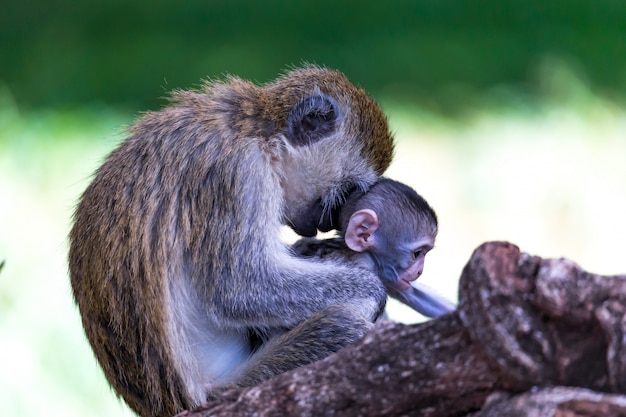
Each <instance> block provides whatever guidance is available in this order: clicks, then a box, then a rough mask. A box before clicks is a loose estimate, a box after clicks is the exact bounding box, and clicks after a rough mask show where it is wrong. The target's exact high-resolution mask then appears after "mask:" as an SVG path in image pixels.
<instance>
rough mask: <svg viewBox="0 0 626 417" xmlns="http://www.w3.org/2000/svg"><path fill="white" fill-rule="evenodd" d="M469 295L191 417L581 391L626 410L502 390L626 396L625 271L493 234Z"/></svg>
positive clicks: (374, 410) (418, 408) (460, 411)
mask: <svg viewBox="0 0 626 417" xmlns="http://www.w3.org/2000/svg"><path fill="white" fill-rule="evenodd" d="M459 300H460V304H459V308H458V310H457V311H456V312H454V313H452V314H449V315H446V316H444V317H440V318H438V319H436V320H432V321H430V322H427V323H422V324H418V325H412V326H406V325H402V324H398V323H390V322H386V323H382V324H380V325H377V326H376V328H375V329H374V330H373V331H372V332H370V333H369V334H368V335H366V337H364V338H363V339H362V340H361V341H359V342H358V343H356V344H354V345H351V346H348V347H346V348H344V349H342V350H341V351H339V352H338V353H337V354H335V355H332V356H331V357H329V358H327V359H325V360H322V361H319V362H316V363H313V364H311V365H309V366H306V367H302V368H299V369H295V370H293V371H290V372H287V373H285V374H283V375H279V376H278V377H276V378H273V379H271V380H268V381H265V382H263V383H261V384H259V385H258V386H255V387H251V388H245V389H240V390H233V391H230V392H227V393H226V394H224V396H222V397H220V398H219V399H218V400H215V401H212V402H209V403H208V404H206V405H204V406H203V407H201V408H199V409H197V410H194V411H193V412H184V413H182V414H181V415H185V416H194V417H200V416H240V415H247V414H254V415H256V416H289V415H298V416H302V415H304V416H306V415H310V416H317V415H328V414H332V415H336V416H362V415H377V416H400V415H412V416H429V417H436V416H461V415H466V414H467V413H469V412H472V411H477V410H480V409H481V408H483V406H484V405H485V402H486V400H487V399H488V398H489V399H490V401H487V402H488V403H489V405H488V406H486V407H485V409H484V410H482V411H481V412H480V413H479V414H476V416H480V417H488V416H495V415H506V413H502V412H500V414H497V412H496V411H490V410H496V409H500V408H494V407H496V406H495V405H492V404H497V406H498V407H506V406H507V405H506V404H510V407H513V408H511V410H513V409H518V408H515V407H519V406H520V404H522V403H527V404H531V403H533V404H535V403H537V404H539V403H545V404H547V405H546V407H548V408H546V410H547V409H549V408H550V407H552V408H551V409H555V410H556V409H557V408H558V407H561V405H559V404H561V403H564V402H565V403H567V404H568V405H567V407H570V408H571V407H574V406H573V405H572V404H574V403H573V402H572V401H570V400H568V399H567V398H570V399H571V398H575V395H574V394H572V392H575V393H585V395H586V397H584V398H586V399H583V400H581V401H582V402H579V403H576V404H578V405H576V407H579V406H580V407H583V408H584V407H591V405H589V404H592V403H593V404H596V405H597V406H598V407H605V405H606V407H608V408H606V407H605V408H606V410H618V409H619V410H624V409H625V408H624V407H626V406H625V405H624V404H626V400H625V399H624V398H625V397H620V396H608V395H601V394H595V393H593V392H592V391H586V390H578V391H576V390H574V391H571V392H570V391H567V390H565V389H562V390H561V391H559V390H552V391H550V390H544V391H541V392H540V394H541V395H539V394H537V393H528V394H524V395H521V396H519V397H514V398H513V399H512V400H506V401H495V400H494V398H496V399H498V398H501V397H503V398H505V397H508V396H509V395H511V394H516V393H521V392H525V391H528V390H530V389H531V388H532V387H537V386H539V387H542V386H553V385H569V386H577V387H583V388H587V389H591V390H596V391H603V392H614V393H626V349H625V348H624V334H625V332H624V329H625V327H626V314H625V313H626V308H625V307H624V305H625V304H626V303H625V301H626V276H624V275H622V276H614V277H603V276H599V275H594V274H590V273H588V272H585V271H583V270H582V269H581V268H580V267H579V266H577V265H576V264H575V263H573V262H571V261H568V260H566V259H556V260H555V259H546V260H544V259H541V258H539V257H536V256H531V255H528V254H525V253H521V252H520V251H519V249H518V248H517V247H516V246H514V245H512V244H509V243H504V242H493V243H486V244H484V245H482V246H480V247H479V248H478V249H476V251H475V252H474V254H473V255H472V257H471V259H470V261H469V262H468V264H467V265H466V267H465V268H464V270H463V273H462V276H461V280H460V288H459ZM494 393H495V394H494ZM503 393H506V395H505V394H503ZM492 394H493V395H492ZM587 394H588V395H587ZM490 395H491V397H490ZM576 395H578V394H576ZM581 395H582V394H581ZM494 396H495V397H494ZM546 398H547V399H546ZM581 398H582V397H581ZM593 404H592V405H593ZM603 404H604V405H603ZM490 407H491V408H490ZM593 407H595V406H593ZM616 407H617V408H616ZM619 407H622V408H619ZM596 408H597V407H596ZM605 408H602V409H603V410H604V409H605ZM572 409H573V408H572ZM597 409H598V410H599V409H600V408H597ZM567 410H569V409H567ZM489 413H491V414H489ZM537 415H542V416H543V415H553V414H537ZM555 415H556V414H555ZM605 415H612V414H605ZM615 415H617V414H615Z"/></svg>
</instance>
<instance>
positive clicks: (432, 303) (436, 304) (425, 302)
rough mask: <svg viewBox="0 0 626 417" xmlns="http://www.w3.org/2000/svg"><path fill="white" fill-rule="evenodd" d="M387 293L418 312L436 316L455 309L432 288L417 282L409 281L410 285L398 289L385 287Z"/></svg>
mask: <svg viewBox="0 0 626 417" xmlns="http://www.w3.org/2000/svg"><path fill="white" fill-rule="evenodd" d="M387 292H388V293H389V295H390V296H391V297H393V298H395V299H396V300H398V301H400V302H402V303H403V304H406V305H407V306H409V307H411V308H412V309H413V310H415V311H417V312H418V313H420V314H422V315H424V316H426V317H430V318H436V317H439V316H443V315H444V314H448V313H450V312H452V311H454V310H456V305H454V304H453V303H452V302H450V301H448V300H447V299H445V298H444V297H442V296H441V295H439V294H437V293H436V292H435V291H434V290H433V289H432V288H430V287H427V286H426V285H424V284H420V283H417V282H413V283H411V287H410V288H409V289H407V290H404V291H399V290H398V289H396V288H395V287H390V286H388V287H387Z"/></svg>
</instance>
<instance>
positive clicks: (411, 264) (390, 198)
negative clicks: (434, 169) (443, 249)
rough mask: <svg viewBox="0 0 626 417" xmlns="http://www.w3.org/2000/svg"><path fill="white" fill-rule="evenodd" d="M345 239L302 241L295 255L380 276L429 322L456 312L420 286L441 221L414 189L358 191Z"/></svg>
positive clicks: (391, 184) (393, 186) (345, 222)
mask: <svg viewBox="0 0 626 417" xmlns="http://www.w3.org/2000/svg"><path fill="white" fill-rule="evenodd" d="M338 220H339V226H340V236H339V237H337V238H332V239H326V240H317V239H315V238H304V239H300V240H299V241H298V242H296V243H295V245H294V250H295V251H296V252H298V253H300V254H301V255H304V256H310V257H319V258H327V257H332V258H334V259H337V260H343V261H346V262H348V263H350V264H353V265H357V266H359V267H361V268H365V269H367V270H370V271H374V272H375V273H376V274H377V275H378V276H379V277H380V279H381V281H382V282H383V284H384V285H385V288H386V290H387V293H388V294H389V296H391V297H393V298H395V299H397V300H398V301H400V302H402V303H404V304H406V305H408V306H409V307H411V308H412V309H414V310H416V311H417V312H419V313H420V314H422V315H424V316H427V317H439V316H441V315H444V314H446V313H449V312H451V311H454V310H455V306H454V304H452V303H451V302H450V301H448V300H446V299H445V298H443V297H441V296H439V295H437V294H436V293H434V292H433V290H432V289H430V288H429V287H427V286H425V285H422V284H418V283H415V282H413V281H415V280H417V278H419V277H420V275H421V274H422V272H423V271H424V261H425V257H426V254H427V253H428V252H429V251H430V250H431V249H432V248H433V246H434V244H435V238H436V237H437V215H436V214H435V211H434V210H433V209H432V208H431V207H430V205H429V204H428V203H427V202H426V200H424V199H423V198H422V197H421V196H420V195H419V194H417V193H416V192H415V190H413V189H412V188H411V187H409V186H407V185H405V184H402V183H400V182H398V181H394V180H391V179H388V178H382V179H380V180H379V181H378V182H377V183H376V184H374V185H373V186H372V187H371V188H370V189H369V190H368V191H367V192H366V193H363V192H360V191H355V192H353V193H352V194H351V195H350V196H349V197H348V198H347V200H346V203H345V204H344V206H343V208H342V210H341V212H340V213H339V219H338Z"/></svg>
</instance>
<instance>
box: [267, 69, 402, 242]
mask: <svg viewBox="0 0 626 417" xmlns="http://www.w3.org/2000/svg"><path fill="white" fill-rule="evenodd" d="M271 88H274V89H275V90H276V91H278V93H277V94H278V96H279V97H281V98H280V99H279V100H278V101H283V100H284V101H283V102H284V103H286V104H287V103H292V104H287V105H286V108H285V109H286V110H287V112H288V114H287V116H286V118H285V120H284V122H277V124H278V125H282V126H283V128H282V131H281V132H280V133H279V134H280V136H281V140H282V141H283V143H284V147H283V151H284V152H283V154H282V155H281V157H279V158H277V160H278V161H277V163H278V165H279V166H278V169H277V171H278V172H279V175H280V178H281V185H282V188H283V191H284V193H283V199H284V200H283V212H282V214H283V221H284V223H285V224H288V225H290V226H291V227H292V228H293V229H294V230H295V231H296V233H298V234H300V235H303V236H314V235H315V234H316V233H317V230H321V231H328V230H331V229H333V228H337V227H339V223H338V221H337V215H336V213H337V209H339V208H340V206H341V205H342V204H343V202H344V201H345V196H346V195H347V194H348V193H349V192H350V191H351V190H354V189H361V190H367V189H368V188H369V187H370V186H371V185H372V184H373V183H374V182H375V181H376V180H377V178H378V177H379V175H381V174H382V173H383V172H384V171H385V169H387V167H388V166H389V163H390V162H391V158H392V154H393V137H392V136H391V134H390V132H389V127H388V125H387V120H386V118H385V115H384V113H383V112H382V110H381V109H380V107H379V106H378V105H377V104H376V103H375V102H374V101H373V100H372V99H371V98H370V97H369V96H368V95H367V94H366V93H365V91H363V90H362V89H359V88H356V87H355V86H354V85H352V84H351V83H350V82H349V81H348V80H347V78H345V76H343V75H342V74H340V73H338V72H335V71H330V70H327V69H324V68H318V67H307V68H304V69H300V70H297V71H293V72H291V73H289V74H287V76H286V77H285V78H283V79H281V80H279V81H278V82H277V83H275V84H274V85H272V86H271ZM294 92H295V93H294ZM292 93H293V94H297V95H300V94H302V95H300V96H299V97H294V96H293V95H291V94H292ZM283 123H284V124H283Z"/></svg>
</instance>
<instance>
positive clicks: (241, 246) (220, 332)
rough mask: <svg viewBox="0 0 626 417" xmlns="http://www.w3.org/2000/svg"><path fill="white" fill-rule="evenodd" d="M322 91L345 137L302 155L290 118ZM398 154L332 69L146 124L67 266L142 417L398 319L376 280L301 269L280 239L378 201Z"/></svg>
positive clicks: (103, 180) (97, 191) (312, 70)
mask: <svg viewBox="0 0 626 417" xmlns="http://www.w3.org/2000/svg"><path fill="white" fill-rule="evenodd" d="M312 94H313V95H314V94H323V95H325V96H329V97H331V98H332V99H333V100H334V102H336V103H337V106H338V109H337V111H338V113H339V116H340V117H339V118H338V120H339V122H338V125H337V127H336V130H335V131H333V133H332V135H330V136H329V137H327V138H322V139H320V140H319V141H318V142H316V143H311V144H310V145H307V146H294V145H293V144H292V143H290V138H289V137H287V136H286V134H285V128H286V125H287V124H288V123H291V122H290V119H289V117H290V116H289V114H290V111H291V109H292V108H293V107H294V105H295V104H296V103H298V102H299V101H300V100H302V99H303V97H306V96H309V95H312ZM392 150H393V140H392V137H391V135H390V133H389V131H388V127H387V123H386V119H385V117H384V115H383V113H382V111H381V110H380V108H379V107H378V106H377V105H376V104H375V103H374V102H373V101H372V100H371V99H370V98H369V97H368V96H367V95H366V94H365V92H364V91H363V90H361V89H358V88H356V87H355V86H353V85H352V84H351V83H350V82H349V81H348V80H347V79H346V78H345V77H344V76H343V75H342V74H340V73H338V72H335V71H331V70H327V69H323V68H318V67H306V68H303V69H298V70H295V71H292V72H289V73H287V74H285V75H284V76H282V77H280V78H278V79H277V80H276V81H274V82H272V83H270V84H267V85H265V86H262V87H258V86H255V85H253V84H251V83H249V82H247V81H244V80H241V79H239V78H235V77H229V78H228V79H227V80H226V81H224V82H211V83H207V84H205V85H204V87H203V88H202V90H201V91H178V92H175V93H174V94H173V99H172V104H171V106H169V107H167V108H165V109H163V110H161V111H157V112H153V113H148V114H146V115H145V116H143V117H142V118H141V119H139V120H138V121H137V123H136V124H135V125H134V126H133V127H132V128H131V130H130V137H129V138H128V139H127V140H125V141H124V142H123V143H122V144H121V145H120V146H119V147H118V148H117V149H116V150H114V151H113V152H112V153H111V154H110V155H109V157H108V158H107V160H106V161H105V163H104V164H103V165H102V166H101V167H100V169H98V171H97V172H96V175H95V178H94V180H93V181H92V183H91V184H90V185H89V186H88V188H87V189H86V191H85V192H84V194H83V196H82V197H81V200H80V203H79V205H78V207H77V210H76V213H75V218H74V226H73V228H72V231H71V234H70V241H71V245H70V253H69V266H70V276H71V283H72V288H73V291H74V297H75V300H76V302H77V304H78V307H79V309H80V313H81V316H82V320H83V326H84V328H85V332H86V334H87V337H88V339H89V342H90V343H91V346H92V348H93V350H94V353H95V355H96V357H97V359H98V361H99V363H100V365H101V366H102V368H103V370H104V373H105V375H106V377H107V379H108V381H109V382H110V384H111V385H112V386H113V387H114V389H115V390H116V391H117V392H118V393H119V395H121V396H122V397H123V398H124V400H125V401H126V402H127V403H128V404H129V405H130V406H131V408H133V409H134V410H135V411H136V412H137V413H139V414H140V415H142V416H166V415H173V414H176V413H177V412H180V411H181V410H183V409H185V408H189V407H192V406H194V405H196V404H198V403H200V402H202V401H204V400H205V399H206V397H207V396H208V395H212V394H215V393H217V392H219V391H220V390H222V389H224V388H225V387H229V386H241V385H250V384H253V383H256V382H258V381H259V380H262V379H265V378H268V377H270V376H272V375H275V374H277V373H280V372H284V371H285V370H288V369H291V368H293V367H296V366H300V365H302V364H305V363H309V362H312V361H313V360H317V359H319V358H323V357H324V356H327V355H328V354H330V353H332V352H334V351H336V350H337V349H339V348H341V347H342V346H344V345H346V344H348V343H351V342H353V341H354V340H356V339H358V338H359V337H360V336H361V335H362V334H363V333H364V332H365V331H366V330H367V329H368V328H369V323H371V321H372V320H374V319H375V318H376V316H377V315H378V314H379V313H380V311H381V309H382V306H384V299H385V293H384V289H383V288H382V286H381V284H380V282H379V281H378V279H377V278H376V276H374V275H373V274H371V275H368V274H364V273H363V272H354V271H352V270H351V269H350V268H346V267H344V266H342V265H341V264H340V263H337V262H333V261H330V260H329V261H323V260H311V259H302V258H296V257H294V256H293V253H292V252H291V251H290V250H289V248H287V247H286V246H285V245H284V244H283V243H282V242H280V239H279V228H280V226H281V225H282V224H286V223H289V224H296V223H298V222H304V223H303V224H306V225H309V226H310V225H311V224H313V225H314V224H316V222H317V220H318V219H316V218H310V219H309V218H308V217H314V216H313V215H312V214H311V211H310V208H311V207H314V206H315V204H316V203H315V202H316V201H318V202H321V203H320V204H322V205H323V206H324V209H325V210H326V209H329V210H330V209H332V208H336V207H337V206H338V205H339V204H340V203H341V201H342V198H343V195H345V193H346V192H347V191H348V190H349V189H350V188H352V187H355V186H356V187H358V188H361V189H366V188H367V187H368V186H369V185H371V184H372V183H373V182H374V181H375V180H376V178H377V177H378V175H380V174H381V173H382V172H383V171H384V170H385V169H386V168H387V166H388V165H389V163H390V161H391V157H392ZM307 222H308V223H307ZM321 327H323V329H321ZM288 329H292V330H288ZM251 334H255V335H258V336H256V337H257V338H258V339H259V340H260V343H261V346H260V348H258V349H257V344H256V342H254V341H253V340H252V339H251V336H250V335H251ZM214 355H216V356H214ZM221 355H225V356H221Z"/></svg>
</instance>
